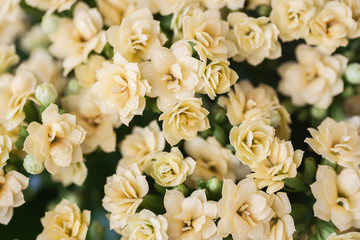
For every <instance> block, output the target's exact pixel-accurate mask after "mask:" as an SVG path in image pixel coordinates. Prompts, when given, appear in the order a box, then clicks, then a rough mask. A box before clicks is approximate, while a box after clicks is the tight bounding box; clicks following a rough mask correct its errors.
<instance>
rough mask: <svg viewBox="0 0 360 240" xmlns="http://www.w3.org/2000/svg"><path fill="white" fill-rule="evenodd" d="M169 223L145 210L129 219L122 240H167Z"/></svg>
mask: <svg viewBox="0 0 360 240" xmlns="http://www.w3.org/2000/svg"><path fill="white" fill-rule="evenodd" d="M167 228H168V223H167V221H166V219H165V218H164V217H163V216H161V215H158V216H156V215H155V214H154V213H153V212H151V211H149V210H147V209H143V210H141V211H140V212H139V213H136V214H134V215H132V216H130V217H128V219H127V221H126V227H125V228H124V230H123V232H122V238H124V239H129V240H167V239H169V237H168V235H167V234H166V230H167Z"/></svg>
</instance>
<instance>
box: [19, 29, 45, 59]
mask: <svg viewBox="0 0 360 240" xmlns="http://www.w3.org/2000/svg"><path fill="white" fill-rule="evenodd" d="M49 45H50V39H49V36H48V35H47V34H46V33H45V32H44V31H43V30H42V28H41V26H40V24H36V25H33V26H32V27H31V29H30V30H29V31H27V32H26V33H25V34H24V35H23V36H21V39H20V48H21V49H22V50H24V51H25V52H28V53H31V52H32V51H34V50H36V49H37V48H47V47H48V46H49ZM44 62H45V61H44Z"/></svg>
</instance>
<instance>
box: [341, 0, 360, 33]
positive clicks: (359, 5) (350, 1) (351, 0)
mask: <svg viewBox="0 0 360 240" xmlns="http://www.w3.org/2000/svg"><path fill="white" fill-rule="evenodd" d="M339 2H342V3H345V4H346V5H347V6H348V7H350V9H351V11H352V18H353V19H354V20H355V22H357V30H356V32H355V34H354V36H359V35H360V2H359V1H358V0H339Z"/></svg>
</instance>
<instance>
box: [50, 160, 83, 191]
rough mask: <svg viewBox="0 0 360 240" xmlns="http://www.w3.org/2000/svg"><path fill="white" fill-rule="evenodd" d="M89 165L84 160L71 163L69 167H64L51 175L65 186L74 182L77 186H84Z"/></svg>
mask: <svg viewBox="0 0 360 240" xmlns="http://www.w3.org/2000/svg"><path fill="white" fill-rule="evenodd" d="M87 172H88V170H87V167H86V165H85V163H84V162H75V163H71V164H70V166H68V167H62V168H61V169H60V171H59V172H58V173H56V174H55V175H53V176H51V178H52V180H54V181H56V182H61V183H62V185H63V186H64V187H67V186H69V185H70V184H72V183H74V184H75V185H77V186H82V185H83V183H84V181H85V179H86V176H87Z"/></svg>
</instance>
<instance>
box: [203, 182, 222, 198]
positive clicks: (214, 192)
mask: <svg viewBox="0 0 360 240" xmlns="http://www.w3.org/2000/svg"><path fill="white" fill-rule="evenodd" d="M222 185H223V183H222V181H220V180H219V179H217V178H216V177H215V176H213V177H212V178H210V179H209V180H208V181H207V183H206V190H208V193H209V198H210V199H211V200H218V199H220V198H221V190H222Z"/></svg>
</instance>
